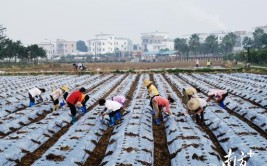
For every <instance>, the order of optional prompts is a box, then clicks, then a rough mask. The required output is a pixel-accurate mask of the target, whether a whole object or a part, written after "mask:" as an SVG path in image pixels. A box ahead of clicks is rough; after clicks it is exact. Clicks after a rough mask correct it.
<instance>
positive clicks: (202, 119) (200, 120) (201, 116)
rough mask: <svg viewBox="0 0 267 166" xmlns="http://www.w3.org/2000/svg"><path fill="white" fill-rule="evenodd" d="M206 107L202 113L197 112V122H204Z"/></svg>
mask: <svg viewBox="0 0 267 166" xmlns="http://www.w3.org/2000/svg"><path fill="white" fill-rule="evenodd" d="M205 108H206V107H204V108H203V111H202V112H201V113H200V115H198V114H196V121H197V122H204V111H205ZM196 112H197V111H196Z"/></svg>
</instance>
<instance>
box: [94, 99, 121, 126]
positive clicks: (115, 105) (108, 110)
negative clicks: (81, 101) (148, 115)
mask: <svg viewBox="0 0 267 166" xmlns="http://www.w3.org/2000/svg"><path fill="white" fill-rule="evenodd" d="M98 103H99V105H101V106H105V109H104V110H103V111H102V112H101V115H102V119H103V117H104V116H105V115H107V114H108V115H109V126H110V127H112V126H114V125H115V115H116V113H118V112H120V111H121V109H123V108H122V104H120V103H119V102H117V101H112V100H105V99H100V100H99V101H98ZM116 118H118V119H116V120H118V121H119V122H120V121H121V120H122V119H121V117H116Z"/></svg>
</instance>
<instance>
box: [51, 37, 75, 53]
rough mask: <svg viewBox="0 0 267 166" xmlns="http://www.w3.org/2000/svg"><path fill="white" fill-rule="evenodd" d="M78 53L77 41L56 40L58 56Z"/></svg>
mask: <svg viewBox="0 0 267 166" xmlns="http://www.w3.org/2000/svg"><path fill="white" fill-rule="evenodd" d="M75 52H76V41H66V40H63V39H57V40H56V55H59V56H63V55H64V56H66V55H72V54H75Z"/></svg>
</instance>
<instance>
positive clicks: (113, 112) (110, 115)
mask: <svg viewBox="0 0 267 166" xmlns="http://www.w3.org/2000/svg"><path fill="white" fill-rule="evenodd" d="M120 110H121V108H120V109H118V110H116V111H112V112H111V113H109V114H108V115H109V118H111V117H114V115H115V114H116V113H117V112H120Z"/></svg>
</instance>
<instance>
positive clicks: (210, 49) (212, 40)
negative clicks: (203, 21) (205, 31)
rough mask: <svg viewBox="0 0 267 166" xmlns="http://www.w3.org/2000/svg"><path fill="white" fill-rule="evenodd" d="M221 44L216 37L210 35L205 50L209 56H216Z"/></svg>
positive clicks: (206, 40)
mask: <svg viewBox="0 0 267 166" xmlns="http://www.w3.org/2000/svg"><path fill="white" fill-rule="evenodd" d="M218 48H219V43H218V38H217V37H216V36H215V35H209V36H208V37H207V38H206V39H205V49H206V52H207V53H209V54H214V53H216V52H217V51H218Z"/></svg>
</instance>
